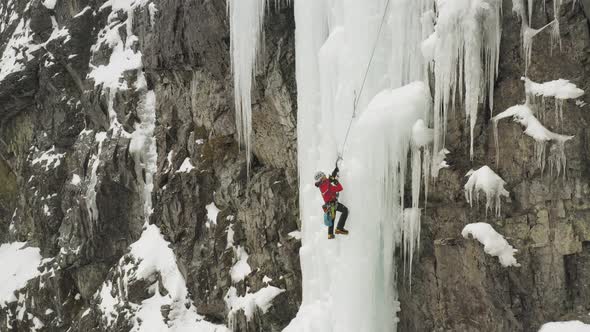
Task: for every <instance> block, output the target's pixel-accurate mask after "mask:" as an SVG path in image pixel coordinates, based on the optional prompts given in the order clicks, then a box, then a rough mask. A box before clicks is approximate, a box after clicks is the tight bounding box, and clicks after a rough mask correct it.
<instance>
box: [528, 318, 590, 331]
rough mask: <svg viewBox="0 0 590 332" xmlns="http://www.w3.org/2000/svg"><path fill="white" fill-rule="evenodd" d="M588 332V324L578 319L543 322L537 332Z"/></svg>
mask: <svg viewBox="0 0 590 332" xmlns="http://www.w3.org/2000/svg"><path fill="white" fill-rule="evenodd" d="M566 331H567V332H590V325H588V324H584V323H582V322H580V321H579V320H571V321H567V322H550V323H546V324H543V326H541V329H540V330H539V332H566Z"/></svg>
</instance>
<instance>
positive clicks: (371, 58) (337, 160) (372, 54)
mask: <svg viewBox="0 0 590 332" xmlns="http://www.w3.org/2000/svg"><path fill="white" fill-rule="evenodd" d="M390 1H391V0H387V3H386V4H385V10H384V11H383V17H382V18H381V24H380V25H379V30H378V31H377V38H376V39H375V44H374V45H373V51H372V52H371V57H370V58H369V63H368V64H367V69H366V70H365V75H364V76H363V82H362V84H361V88H360V90H359V93H358V95H357V93H356V90H355V91H354V101H353V108H352V117H351V118H350V121H349V122H348V129H346V136H345V137H344V142H342V148H341V149H340V151H339V152H338V158H337V159H336V167H338V162H339V161H340V160H342V156H343V155H344V147H345V146H346V142H347V141H348V134H350V127H351V126H352V120H353V119H354V118H355V117H356V109H357V107H358V102H359V98H360V96H362V94H363V90H364V88H365V83H366V82H367V75H368V74H369V69H371V63H373V58H374V57H375V50H376V49H377V43H378V42H379V39H380V37H381V30H383V24H384V23H385V17H387V10H388V9H389V2H390Z"/></svg>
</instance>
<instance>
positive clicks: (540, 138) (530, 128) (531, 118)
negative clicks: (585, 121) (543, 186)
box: [492, 105, 573, 175]
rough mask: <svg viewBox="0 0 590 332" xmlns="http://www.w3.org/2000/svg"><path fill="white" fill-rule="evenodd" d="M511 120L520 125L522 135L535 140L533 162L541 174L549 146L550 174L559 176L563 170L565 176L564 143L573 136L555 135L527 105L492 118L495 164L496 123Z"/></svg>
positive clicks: (512, 108) (497, 148) (497, 157)
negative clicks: (548, 145) (522, 128)
mask: <svg viewBox="0 0 590 332" xmlns="http://www.w3.org/2000/svg"><path fill="white" fill-rule="evenodd" d="M505 118H512V119H513V120H514V122H517V123H519V124H520V125H522V126H523V127H524V128H525V130H524V133H525V134H526V135H528V136H530V137H531V138H533V139H534V140H535V150H534V151H535V152H534V154H535V160H536V165H537V168H539V169H540V170H541V172H543V170H544V169H545V160H546V157H545V151H546V147H547V144H550V145H551V146H550V149H549V151H550V154H549V160H550V170H551V173H553V171H554V170H555V172H556V174H558V175H559V174H560V173H561V171H562V170H563V172H564V174H565V166H566V159H565V151H564V148H565V142H567V141H569V140H570V139H572V138H573V136H566V135H560V134H556V133H554V132H552V131H550V130H549V129H547V128H545V126H543V124H542V123H541V122H540V121H539V120H538V119H537V118H536V117H535V115H534V113H533V111H532V110H531V108H530V107H529V106H528V105H516V106H512V107H510V108H508V109H507V110H505V111H504V112H502V113H500V114H498V115H496V116H495V117H493V118H492V122H493V126H494V141H495V145H496V163H498V162H499V151H500V150H499V144H498V143H499V142H498V121H500V120H502V119H505Z"/></svg>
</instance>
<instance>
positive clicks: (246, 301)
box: [225, 286, 285, 329]
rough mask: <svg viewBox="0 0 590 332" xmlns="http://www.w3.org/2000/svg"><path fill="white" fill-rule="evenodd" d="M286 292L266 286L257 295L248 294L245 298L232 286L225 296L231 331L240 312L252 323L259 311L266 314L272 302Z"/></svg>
mask: <svg viewBox="0 0 590 332" xmlns="http://www.w3.org/2000/svg"><path fill="white" fill-rule="evenodd" d="M284 291H285V290H284V289H280V288H277V287H274V286H266V287H264V288H261V289H260V290H259V291H257V292H256V293H247V294H246V295H244V296H238V295H237V293H238V292H237V290H236V288H235V287H233V286H232V287H231V288H230V289H229V291H228V292H227V294H226V295H225V303H226V305H227V307H228V308H229V314H228V317H229V327H230V329H233V326H234V325H235V317H236V315H237V313H238V311H240V310H243V311H244V314H245V316H246V320H247V321H250V320H252V318H253V317H254V314H255V312H256V310H257V309H258V310H260V311H261V312H262V313H266V311H267V310H268V309H269V308H270V306H271V304H272V300H273V299H274V298H275V297H276V296H277V295H279V294H281V293H282V292H284Z"/></svg>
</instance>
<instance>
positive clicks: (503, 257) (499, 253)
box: [461, 222, 520, 267]
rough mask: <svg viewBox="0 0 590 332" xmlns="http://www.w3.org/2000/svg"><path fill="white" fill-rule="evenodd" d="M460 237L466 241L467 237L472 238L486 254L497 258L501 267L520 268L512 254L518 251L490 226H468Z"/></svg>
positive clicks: (483, 224) (480, 223) (476, 224)
mask: <svg viewBox="0 0 590 332" xmlns="http://www.w3.org/2000/svg"><path fill="white" fill-rule="evenodd" d="M461 235H462V236H463V237H464V238H466V239H467V238H469V235H471V236H473V238H474V239H476V240H477V241H479V242H480V243H481V244H483V246H484V248H483V249H484V251H485V252H486V254H488V255H491V256H496V257H498V259H499V260H500V264H502V266H504V267H508V266H516V267H518V266H520V264H519V263H518V262H516V258H514V253H515V252H517V251H518V250H516V249H514V248H513V247H512V246H511V245H510V244H508V242H507V241H506V239H504V236H502V235H501V234H499V233H498V232H496V230H494V228H493V227H492V226H491V225H490V224H487V223H483V222H478V223H473V224H468V225H466V226H465V227H464V228H463V230H462V231H461Z"/></svg>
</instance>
